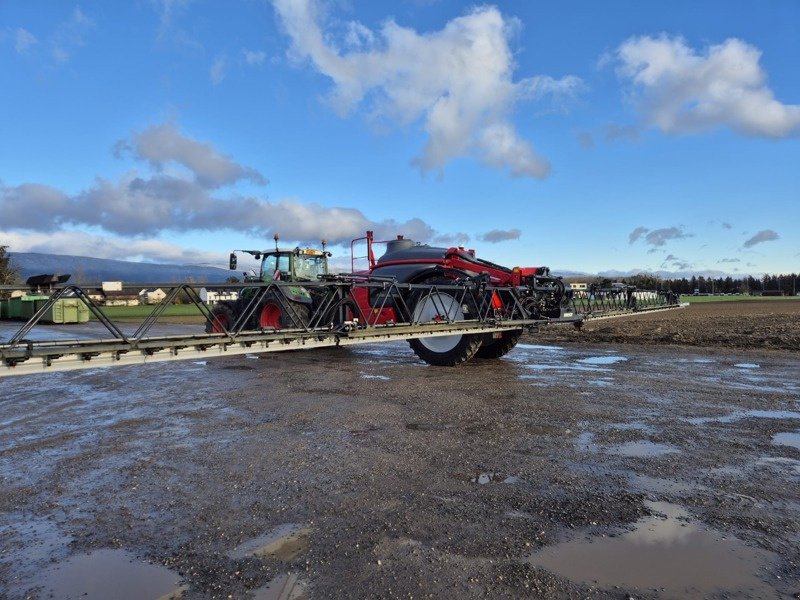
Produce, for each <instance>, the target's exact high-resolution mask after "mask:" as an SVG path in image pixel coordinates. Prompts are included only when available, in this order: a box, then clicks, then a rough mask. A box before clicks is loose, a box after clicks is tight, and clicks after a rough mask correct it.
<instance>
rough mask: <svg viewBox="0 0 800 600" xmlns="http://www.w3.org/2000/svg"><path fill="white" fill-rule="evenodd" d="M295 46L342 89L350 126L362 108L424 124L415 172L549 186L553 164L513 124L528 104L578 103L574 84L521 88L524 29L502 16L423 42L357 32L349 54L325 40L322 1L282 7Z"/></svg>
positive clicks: (351, 34)
mask: <svg viewBox="0 0 800 600" xmlns="http://www.w3.org/2000/svg"><path fill="white" fill-rule="evenodd" d="M274 5H275V8H276V11H277V12H278V15H279V16H280V18H281V20H282V22H283V25H284V27H285V28H286V31H287V32H288V34H289V36H290V37H291V39H292V55H293V57H294V58H296V59H298V60H305V59H309V60H310V61H311V62H312V63H313V65H314V67H315V68H316V69H317V70H318V71H320V72H321V73H322V74H324V75H326V76H327V77H329V78H330V79H331V80H333V84H334V87H333V90H332V91H331V93H330V96H329V101H330V103H331V105H332V106H333V108H334V109H335V110H336V111H337V112H338V113H339V114H340V115H342V116H344V115H347V114H349V113H351V112H352V111H354V110H355V109H356V108H357V107H359V106H360V105H362V104H366V105H367V110H368V112H369V114H370V115H371V117H372V118H374V119H385V120H388V121H391V122H394V123H396V124H399V125H402V126H406V125H410V124H414V123H417V122H421V123H422V126H423V128H424V129H425V131H426V133H427V134H428V142H427V144H426V146H425V148H424V150H423V152H422V154H421V155H420V156H419V157H417V158H416V159H415V161H414V162H415V164H417V165H419V167H420V168H421V169H422V170H423V171H429V170H441V169H443V168H444V166H445V165H446V164H447V163H448V162H449V161H450V160H452V159H454V158H456V157H460V156H473V157H476V158H478V159H479V160H480V161H481V162H482V163H484V164H485V165H488V166H490V167H494V168H507V169H509V170H510V171H511V173H512V174H513V175H518V176H529V177H536V178H543V177H546V176H547V174H548V173H549V171H550V165H549V163H548V161H547V160H546V159H545V158H543V157H542V156H540V155H538V154H537V153H536V152H535V151H534V150H533V148H532V147H531V145H530V144H529V143H528V142H527V141H525V140H523V139H521V138H520V137H519V135H518V133H517V131H516V130H515V129H514V127H513V126H512V124H511V123H510V121H509V116H510V113H511V112H512V110H513V108H514V107H515V105H516V104H518V103H519V102H521V101H524V100H531V99H541V98H543V97H545V96H550V97H570V96H574V95H575V94H577V93H578V92H579V91H580V89H581V87H582V83H581V81H580V80H579V79H577V78H575V77H565V78H563V79H559V80H556V79H553V78H551V77H546V76H539V77H532V78H528V79H524V80H521V81H517V82H515V81H513V79H512V75H513V72H514V69H515V67H516V65H515V64H514V61H513V55H512V52H511V49H510V48H509V43H508V40H509V37H510V34H511V31H512V30H513V29H514V27H516V26H517V23H516V22H515V21H513V20H507V19H504V18H503V16H502V15H501V13H500V11H499V10H497V8H495V7H480V8H477V9H475V10H474V11H472V12H471V13H469V14H467V15H465V16H462V17H458V18H456V19H453V20H452V21H450V22H449V23H447V24H446V25H445V27H444V28H443V29H441V30H439V31H435V32H431V33H425V34H420V33H417V32H416V31H414V30H412V29H410V28H406V27H401V26H400V25H398V24H397V23H395V22H394V21H392V20H389V21H387V22H386V23H385V24H384V25H383V27H382V29H381V30H380V31H379V32H372V31H371V30H369V29H368V28H366V27H365V26H364V25H361V24H359V23H350V24H348V27H347V32H346V34H345V35H344V39H343V40H341V41H340V45H342V46H345V47H347V48H349V49H350V50H349V51H343V50H340V49H339V48H338V47H337V46H336V44H335V42H334V41H332V40H331V37H332V34H330V33H329V32H324V31H323V28H322V24H321V23H320V21H321V18H320V16H319V11H318V6H317V4H316V3H315V2H313V0H274Z"/></svg>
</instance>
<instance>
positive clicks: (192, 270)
mask: <svg viewBox="0 0 800 600" xmlns="http://www.w3.org/2000/svg"><path fill="white" fill-rule="evenodd" d="M9 256H10V257H11V260H12V261H13V263H14V265H15V266H16V267H17V268H18V269H19V271H20V275H21V276H22V278H23V280H25V279H27V278H28V277H30V276H31V275H42V274H45V273H50V274H54V275H63V274H65V273H70V274H71V275H72V278H71V279H70V283H99V282H101V281H123V282H125V283H180V282H184V281H186V280H187V279H189V278H191V279H192V280H193V281H195V282H197V283H223V282H224V281H225V279H227V278H228V277H230V276H231V275H234V276H239V277H241V273H240V272H234V271H228V270H227V269H220V268H218V267H207V266H203V265H165V264H155V263H140V262H129V261H124V260H112V259H107V258H90V257H88V256H67V255H60V254H40V253H37V252H9ZM553 273H554V274H555V275H561V276H563V277H569V278H571V279H575V278H578V277H587V278H589V277H597V276H600V277H608V278H609V279H621V278H623V277H631V276H633V275H638V274H639V273H651V274H653V275H657V276H659V277H662V278H664V279H680V278H682V277H686V278H687V279H690V278H691V277H692V276H698V277H699V276H702V277H711V278H718V277H727V276H728V275H731V276H732V277H734V278H737V277H746V276H747V275H746V274H742V273H737V274H731V273H725V272H723V271H655V272H651V271H647V270H646V269H632V270H629V271H603V272H601V273H585V272H580V271H559V270H557V269H553Z"/></svg>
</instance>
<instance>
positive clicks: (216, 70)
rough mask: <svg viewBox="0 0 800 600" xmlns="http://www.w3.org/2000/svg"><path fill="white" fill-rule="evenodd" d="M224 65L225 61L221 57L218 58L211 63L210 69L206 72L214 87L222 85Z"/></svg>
mask: <svg viewBox="0 0 800 600" xmlns="http://www.w3.org/2000/svg"><path fill="white" fill-rule="evenodd" d="M225 65H226V61H225V58H224V57H222V56H218V57H217V58H215V59H214V62H213V63H211V68H210V69H209V70H208V74H209V77H211V83H213V84H214V85H219V84H220V83H222V80H223V79H225Z"/></svg>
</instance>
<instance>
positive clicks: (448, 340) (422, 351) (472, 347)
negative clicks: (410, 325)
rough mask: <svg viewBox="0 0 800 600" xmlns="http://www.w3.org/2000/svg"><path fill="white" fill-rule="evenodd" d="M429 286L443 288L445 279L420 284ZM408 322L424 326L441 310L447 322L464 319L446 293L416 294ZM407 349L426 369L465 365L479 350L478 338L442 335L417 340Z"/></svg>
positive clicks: (459, 306)
mask: <svg viewBox="0 0 800 600" xmlns="http://www.w3.org/2000/svg"><path fill="white" fill-rule="evenodd" d="M423 283H426V284H429V285H447V284H450V283H452V282H451V281H450V280H449V279H439V278H437V279H433V280H428V281H424V282H423ZM411 307H412V308H411V310H412V313H413V314H412V319H413V321H415V322H420V323H425V322H429V321H435V320H436V317H437V313H438V312H440V311H442V310H444V311H446V313H447V314H446V317H447V318H448V319H450V320H460V319H463V318H464V312H463V309H462V307H461V305H460V304H459V302H458V299H457V298H455V297H454V296H453V295H452V294H449V293H448V292H447V291H446V290H443V291H440V292H436V293H435V294H430V295H429V294H428V293H427V292H425V291H423V292H417V293H416V294H415V296H414V297H413V298H412V300H411ZM408 343H409V345H410V346H411V349H412V350H413V351H414V354H416V355H417V356H418V357H419V358H421V359H422V360H424V361H425V362H426V363H428V364H429V365H435V366H437V367H454V366H456V365H460V364H461V363H464V362H466V361H468V360H469V359H470V358H472V357H473V356H474V355H475V353H476V352H477V351H478V349H479V348H480V347H481V336H480V335H446V336H436V337H425V338H418V339H414V340H409V341H408Z"/></svg>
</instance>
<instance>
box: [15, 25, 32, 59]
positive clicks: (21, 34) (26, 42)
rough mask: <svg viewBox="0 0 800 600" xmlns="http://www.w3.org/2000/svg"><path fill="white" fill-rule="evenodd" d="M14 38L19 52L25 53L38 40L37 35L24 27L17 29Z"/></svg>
mask: <svg viewBox="0 0 800 600" xmlns="http://www.w3.org/2000/svg"><path fill="white" fill-rule="evenodd" d="M14 38H15V39H14V49H15V50H16V51H17V54H25V53H26V52H27V51H28V49H30V47H31V46H33V45H34V44H36V43H37V42H38V40H37V39H36V36H34V35H33V34H32V33H31V32H30V31H28V30H27V29H23V28H22V27H20V28H19V29H17V31H16V33H15V34H14Z"/></svg>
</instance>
